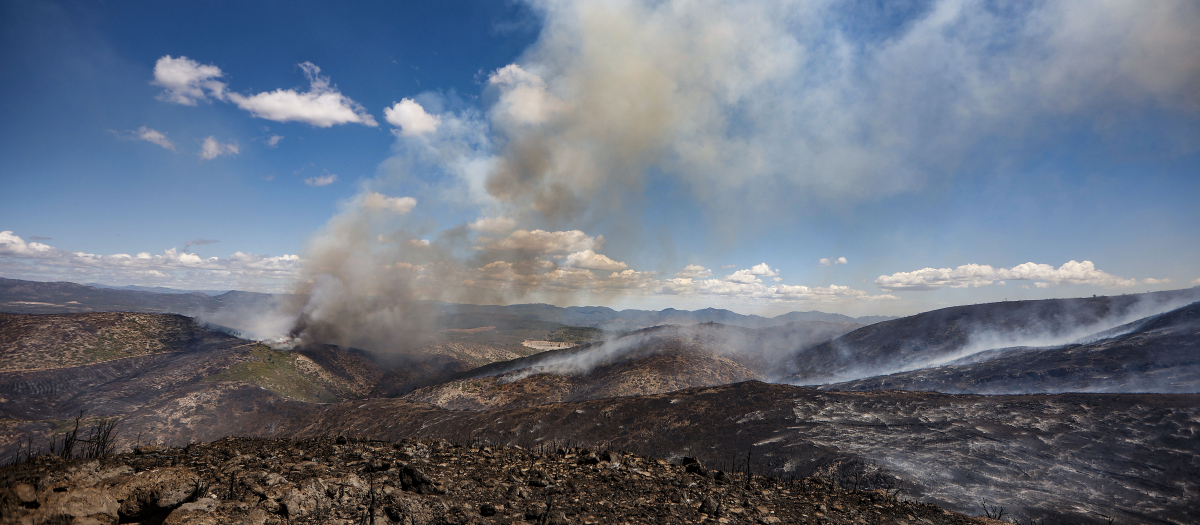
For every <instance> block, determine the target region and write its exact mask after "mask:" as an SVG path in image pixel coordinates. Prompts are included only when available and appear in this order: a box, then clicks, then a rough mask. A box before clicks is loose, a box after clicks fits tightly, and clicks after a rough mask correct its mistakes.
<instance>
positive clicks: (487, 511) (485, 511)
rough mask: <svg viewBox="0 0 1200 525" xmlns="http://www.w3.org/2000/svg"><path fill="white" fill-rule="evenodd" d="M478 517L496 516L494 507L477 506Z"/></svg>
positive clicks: (490, 505)
mask: <svg viewBox="0 0 1200 525" xmlns="http://www.w3.org/2000/svg"><path fill="white" fill-rule="evenodd" d="M479 515H480V516H484V517H491V516H495V515H496V506H495V505H492V504H491V503H484V504H483V505H480V506H479ZM396 521H399V520H396Z"/></svg>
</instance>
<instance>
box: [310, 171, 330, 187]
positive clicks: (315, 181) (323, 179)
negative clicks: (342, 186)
mask: <svg viewBox="0 0 1200 525" xmlns="http://www.w3.org/2000/svg"><path fill="white" fill-rule="evenodd" d="M337 180H338V176H337V175H336V174H333V173H326V174H324V175H317V176H316V177H309V178H307V179H304V183H305V184H307V185H309V186H315V187H321V186H328V185H330V184H333V183H335V182H337Z"/></svg>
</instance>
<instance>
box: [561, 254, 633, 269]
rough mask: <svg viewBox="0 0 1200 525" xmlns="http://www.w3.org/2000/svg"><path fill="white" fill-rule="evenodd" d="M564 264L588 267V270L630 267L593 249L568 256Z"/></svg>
mask: <svg viewBox="0 0 1200 525" xmlns="http://www.w3.org/2000/svg"><path fill="white" fill-rule="evenodd" d="M563 264H564V265H565V266H571V267H574V268H586V269H588V270H605V271H619V270H624V269H626V268H629V265H628V264H625V263H623V262H619V261H614V260H612V259H610V258H608V256H606V255H602V254H599V253H596V252H594V251H592V250H584V251H581V252H575V253H572V254H570V255H568V256H567V257H566V260H565V261H564V262H563Z"/></svg>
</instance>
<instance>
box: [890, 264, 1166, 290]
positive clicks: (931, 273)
mask: <svg viewBox="0 0 1200 525" xmlns="http://www.w3.org/2000/svg"><path fill="white" fill-rule="evenodd" d="M1001 280H1003V281H1039V282H1036V283H1034V286H1036V287H1038V288H1046V287H1048V286H1052V285H1060V284H1086V285H1092V286H1103V287H1106V288H1123V287H1129V286H1134V285H1136V284H1138V280H1137V279H1130V278H1125V277H1118V276H1116V275H1112V274H1109V273H1106V272H1103V271H1101V270H1097V269H1096V266H1095V265H1094V264H1093V263H1092V262H1091V261H1083V262H1077V261H1073V260H1072V261H1068V262H1067V263H1066V264H1063V265H1062V266H1060V267H1058V268H1054V267H1053V266H1050V265H1048V264H1036V263H1032V262H1027V263H1024V264H1020V265H1017V266H1014V267H1012V268H993V267H991V266H988V265H986V264H983V265H981V264H965V265H962V266H959V267H957V268H954V269H950V268H940V269H935V268H923V269H921V270H916V271H912V272H897V273H894V274H892V275H881V276H879V278H877V279H875V285H876V286H878V287H879V288H881V289H883V290H889V291H900V290H908V291H925V290H936V289H939V288H965V287H968V286H976V287H978V286H987V285H990V284H993V283H994V282H996V281H1001ZM1143 282H1144V283H1147V284H1149V282H1148V281H1143ZM1154 282H1155V283H1157V282H1159V281H1158V280H1154ZM1023 287H1024V286H1023Z"/></svg>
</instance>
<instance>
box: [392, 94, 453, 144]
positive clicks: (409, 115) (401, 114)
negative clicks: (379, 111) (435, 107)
mask: <svg viewBox="0 0 1200 525" xmlns="http://www.w3.org/2000/svg"><path fill="white" fill-rule="evenodd" d="M383 117H384V119H385V120H387V122H388V124H391V125H393V126H396V127H398V128H400V136H402V137H415V136H419V135H425V134H429V133H433V132H435V131H437V128H438V124H441V122H442V119H441V118H440V117H438V116H437V115H430V114H429V113H427V112H426V111H425V108H423V107H421V105H420V104H418V103H416V102H415V101H413V100H412V99H410V98H405V99H401V100H400V102H396V103H395V104H393V105H392V107H390V108H384V110H383Z"/></svg>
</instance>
